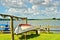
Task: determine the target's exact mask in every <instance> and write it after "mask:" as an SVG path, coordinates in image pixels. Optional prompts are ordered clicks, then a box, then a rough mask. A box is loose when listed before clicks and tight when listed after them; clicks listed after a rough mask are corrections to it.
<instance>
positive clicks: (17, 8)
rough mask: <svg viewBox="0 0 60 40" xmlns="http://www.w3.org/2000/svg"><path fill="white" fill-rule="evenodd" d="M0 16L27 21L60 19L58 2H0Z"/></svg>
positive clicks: (9, 0)
mask: <svg viewBox="0 0 60 40" xmlns="http://www.w3.org/2000/svg"><path fill="white" fill-rule="evenodd" d="M0 14H7V15H13V16H19V17H27V18H28V19H45V18H60V0H0Z"/></svg>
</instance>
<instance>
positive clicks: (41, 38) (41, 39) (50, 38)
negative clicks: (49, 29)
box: [0, 34, 60, 40]
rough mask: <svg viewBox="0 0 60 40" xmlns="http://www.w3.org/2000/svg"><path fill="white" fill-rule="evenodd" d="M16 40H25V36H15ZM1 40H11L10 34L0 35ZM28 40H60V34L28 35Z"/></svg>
mask: <svg viewBox="0 0 60 40" xmlns="http://www.w3.org/2000/svg"><path fill="white" fill-rule="evenodd" d="M14 37H15V38H14V40H22V39H24V35H23V36H20V35H18V36H16V35H15V36H14ZM0 40H11V35H10V34H0ZM27 40H60V34H39V35H36V34H31V35H27Z"/></svg>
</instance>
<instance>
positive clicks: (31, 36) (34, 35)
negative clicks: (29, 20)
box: [19, 34, 40, 40]
mask: <svg viewBox="0 0 60 40" xmlns="http://www.w3.org/2000/svg"><path fill="white" fill-rule="evenodd" d="M38 36H40V35H37V34H31V35H26V39H27V40H28V39H30V38H34V37H38ZM19 39H21V40H23V39H25V38H24V35H22V36H21V37H20V38H19Z"/></svg>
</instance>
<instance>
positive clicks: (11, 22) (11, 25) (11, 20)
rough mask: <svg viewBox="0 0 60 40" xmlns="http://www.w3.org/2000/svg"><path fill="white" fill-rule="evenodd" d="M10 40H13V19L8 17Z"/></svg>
mask: <svg viewBox="0 0 60 40" xmlns="http://www.w3.org/2000/svg"><path fill="white" fill-rule="evenodd" d="M10 28H11V40H14V31H13V17H11V16H10Z"/></svg>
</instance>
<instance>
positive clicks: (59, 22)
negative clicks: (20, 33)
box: [0, 20, 60, 33]
mask: <svg viewBox="0 0 60 40" xmlns="http://www.w3.org/2000/svg"><path fill="white" fill-rule="evenodd" d="M6 23H7V24H9V25H10V21H0V24H6ZM21 23H26V22H25V20H23V21H22V20H20V21H14V28H16V27H17V26H18V24H21ZM28 24H31V25H33V26H40V25H41V26H46V25H50V26H60V20H28ZM51 30H60V28H51ZM52 32H54V33H60V31H52Z"/></svg>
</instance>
